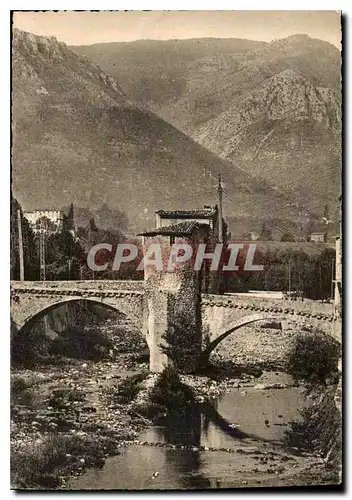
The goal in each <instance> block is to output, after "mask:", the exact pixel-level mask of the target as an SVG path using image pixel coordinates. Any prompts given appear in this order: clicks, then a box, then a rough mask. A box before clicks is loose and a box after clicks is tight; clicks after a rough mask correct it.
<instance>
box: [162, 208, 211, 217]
mask: <svg viewBox="0 0 352 500" xmlns="http://www.w3.org/2000/svg"><path fill="white" fill-rule="evenodd" d="M156 213H157V214H158V215H160V216H161V217H170V218H172V217H174V218H175V219H188V218H190V217H195V218H196V217H214V215H215V214H216V208H214V207H207V208H197V209H195V210H158V211H157V212H156Z"/></svg>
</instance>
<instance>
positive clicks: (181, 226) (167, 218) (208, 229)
mask: <svg viewBox="0 0 352 500" xmlns="http://www.w3.org/2000/svg"><path fill="white" fill-rule="evenodd" d="M155 219H156V220H155V222H156V224H155V225H156V227H155V228H154V229H150V230H147V231H144V232H143V233H140V234H139V235H138V236H143V237H157V238H158V239H160V238H161V239H162V241H163V243H165V242H166V241H167V244H168V245H169V246H171V245H173V244H177V243H181V242H183V241H184V240H185V239H186V240H188V241H191V240H192V243H193V244H195V245H197V244H199V243H205V244H207V245H209V251H211V250H210V249H211V248H214V246H215V244H216V243H219V213H218V207H217V206H215V207H209V206H204V208H201V209H195V210H158V211H157V212H156V213H155ZM222 224H223V242H226V240H227V232H226V230H227V225H226V223H225V221H224V220H223V219H222ZM210 265H211V261H210V260H207V259H205V261H204V264H203V267H202V270H201V273H200V282H201V290H202V292H207V293H219V291H220V288H221V284H220V282H221V276H220V275H219V274H218V273H215V272H211V271H210Z"/></svg>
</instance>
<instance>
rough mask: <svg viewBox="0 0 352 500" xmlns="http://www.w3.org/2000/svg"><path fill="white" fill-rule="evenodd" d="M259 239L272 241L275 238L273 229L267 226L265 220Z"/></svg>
mask: <svg viewBox="0 0 352 500" xmlns="http://www.w3.org/2000/svg"><path fill="white" fill-rule="evenodd" d="M259 239H260V240H262V241H272V240H273V234H272V231H271V229H269V228H267V226H266V223H265V222H263V225H262V230H261V233H260V238H259Z"/></svg>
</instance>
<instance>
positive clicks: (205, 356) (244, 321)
mask: <svg viewBox="0 0 352 500" xmlns="http://www.w3.org/2000/svg"><path fill="white" fill-rule="evenodd" d="M257 321H277V318H275V317H273V316H268V315H266V314H251V315H248V316H244V317H242V318H238V319H236V320H233V321H232V322H230V323H229V325H228V326H227V328H226V330H225V332H224V333H222V334H220V335H219V336H218V337H216V338H215V339H214V340H212V341H211V342H210V344H209V345H208V346H207V347H206V348H205V350H204V351H203V352H202V354H201V356H200V360H199V366H200V367H203V366H205V365H206V364H207V363H208V361H209V356H210V354H211V353H212V351H213V350H214V349H215V348H216V347H217V346H218V345H219V344H220V342H222V341H223V340H225V339H226V338H227V337H228V336H229V335H231V334H232V333H233V332H235V331H236V330H239V329H240V328H242V327H243V326H246V325H249V324H251V323H255V322H257Z"/></svg>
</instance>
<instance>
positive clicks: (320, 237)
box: [310, 233, 328, 243]
mask: <svg viewBox="0 0 352 500" xmlns="http://www.w3.org/2000/svg"><path fill="white" fill-rule="evenodd" d="M310 241H312V242H314V243H327V241H328V233H311V235H310Z"/></svg>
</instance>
